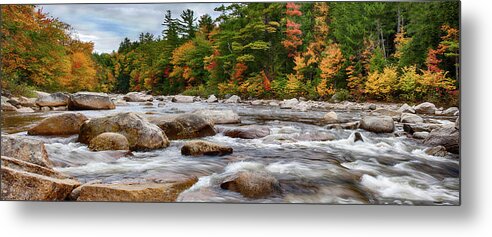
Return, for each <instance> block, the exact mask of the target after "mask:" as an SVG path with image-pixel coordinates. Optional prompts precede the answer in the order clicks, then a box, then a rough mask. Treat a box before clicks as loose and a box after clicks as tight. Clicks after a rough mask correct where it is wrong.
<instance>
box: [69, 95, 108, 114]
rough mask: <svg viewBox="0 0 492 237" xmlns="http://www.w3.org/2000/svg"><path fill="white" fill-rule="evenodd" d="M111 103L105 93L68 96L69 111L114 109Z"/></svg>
mask: <svg viewBox="0 0 492 237" xmlns="http://www.w3.org/2000/svg"><path fill="white" fill-rule="evenodd" d="M115 107H116V106H115V105H114V103H113V101H111V99H110V98H109V96H108V95H107V94H105V93H93V92H77V93H75V94H72V95H70V100H69V103H68V109H69V110H104V109H115Z"/></svg>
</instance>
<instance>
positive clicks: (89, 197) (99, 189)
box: [77, 177, 198, 202]
mask: <svg viewBox="0 0 492 237" xmlns="http://www.w3.org/2000/svg"><path fill="white" fill-rule="evenodd" d="M197 181H198V179H197V178H196V177H192V178H188V179H184V180H177V181H174V182H166V183H139V184H88V185H84V186H82V187H81V189H80V194H79V196H78V198H77V201H103V202H175V201H176V198H177V197H178V195H179V194H180V193H181V192H183V191H184V190H186V189H188V188H190V187H191V186H192V185H193V184H195V183H196V182H197Z"/></svg>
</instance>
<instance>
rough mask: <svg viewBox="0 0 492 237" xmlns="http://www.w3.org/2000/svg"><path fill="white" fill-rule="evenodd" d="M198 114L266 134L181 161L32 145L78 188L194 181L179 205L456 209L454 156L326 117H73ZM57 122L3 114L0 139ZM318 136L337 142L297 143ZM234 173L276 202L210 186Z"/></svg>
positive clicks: (246, 110)
mask: <svg viewBox="0 0 492 237" xmlns="http://www.w3.org/2000/svg"><path fill="white" fill-rule="evenodd" d="M197 109H213V110H223V109H232V110H234V111H235V112H237V113H238V114H239V115H240V116H241V120H242V125H244V124H260V125H266V126H268V127H269V128H270V129H271V134H270V135H269V136H267V137H264V138H261V139H240V138H230V137H226V136H224V135H222V134H220V133H218V134H217V135H215V136H211V137H205V138H203V139H204V140H208V141H211V142H215V143H219V144H223V145H228V146H231V147H232V148H233V149H234V153H233V154H231V155H226V156H220V157H185V156H182V155H181V153H180V148H181V146H182V145H183V143H184V142H185V140H174V141H171V145H170V146H169V147H168V148H165V149H159V150H154V151H149V152H133V156H125V157H121V155H118V154H117V152H114V151H113V152H91V151H90V150H88V148H87V146H86V145H84V144H81V143H78V142H76V139H77V136H70V137H41V136H33V137H34V138H36V139H41V140H43V141H44V142H45V143H46V149H47V151H48V154H49V157H50V159H51V160H52V161H53V162H54V163H55V164H56V167H55V169H56V170H57V171H60V172H63V173H65V174H68V175H70V176H74V177H76V178H77V179H79V180H80V181H81V182H89V181H92V180H101V181H102V182H103V183H128V182H159V181H162V180H166V179H175V178H179V177H190V176H196V177H198V178H199V181H198V182H197V183H196V184H195V185H193V186H192V187H191V188H189V189H188V190H186V191H184V192H183V193H181V194H180V195H179V197H178V200H177V201H179V202H261V203H289V202H292V203H329V204H403V205H457V204H459V196H460V193H459V190H460V179H459V176H460V162H459V155H456V154H451V153H448V155H447V156H446V157H435V156H430V155H427V154H426V153H425V152H424V149H425V148H426V147H425V146H424V145H422V143H421V142H419V141H418V140H415V139H412V138H407V137H396V136H394V135H393V134H391V133H390V134H375V133H371V132H367V131H364V130H361V129H358V130H348V129H327V128H326V126H325V125H322V124H319V123H318V121H320V119H321V118H322V117H323V115H324V114H325V113H326V112H328V111H329V110H323V109H316V110H310V111H308V112H300V111H294V110H290V109H280V108H279V107H278V106H267V105H255V106H253V105H250V104H246V103H241V104H223V103H211V104H209V103H205V102H194V103H171V102H167V103H166V105H165V106H163V107H159V106H158V102H157V101H155V102H154V103H153V105H152V106H149V105H143V104H140V103H129V105H127V106H117V107H116V109H115V110H100V111H80V112H81V113H83V114H85V115H86V116H87V117H89V118H94V117H100V116H106V115H110V114H116V113H119V112H129V111H132V112H137V113H142V114H146V115H147V116H158V115H159V114H175V113H184V112H192V111H194V110H197ZM336 112H337V114H338V116H339V118H341V119H342V120H346V121H356V120H359V119H360V117H361V116H362V115H363V114H364V113H365V111H362V110H350V109H346V110H343V109H341V110H336ZM56 113H64V112H62V111H58V112H56V111H50V112H36V113H31V114H20V113H9V112H5V113H3V116H2V132H3V133H16V134H18V135H26V136H27V133H26V130H27V129H28V128H29V127H30V126H32V125H33V124H35V123H36V122H37V121H39V120H40V119H42V118H44V117H47V116H50V115H53V114H56ZM424 119H429V120H433V121H438V122H442V123H447V122H450V121H453V119H455V118H450V117H439V116H437V117H436V116H433V117H426V116H424ZM220 126H239V124H236V125H220ZM397 130H402V127H401V126H397ZM326 132H329V133H331V134H333V135H334V136H335V137H336V139H335V140H332V141H306V140H305V139H300V137H303V136H305V135H306V134H316V133H326ZM355 132H360V134H361V135H362V138H363V141H357V142H356V141H354V140H355V139H354V137H355V135H354V133H355ZM241 170H256V171H258V170H261V171H265V172H268V173H270V174H272V175H273V176H275V177H276V178H277V180H278V181H279V183H280V185H281V188H282V193H280V194H277V195H274V196H271V197H269V198H266V199H249V198H245V197H243V196H242V195H241V194H239V193H236V192H232V191H228V190H224V189H221V188H220V185H219V184H218V182H220V180H222V178H223V177H224V176H227V175H228V174H231V173H235V172H238V171H241Z"/></svg>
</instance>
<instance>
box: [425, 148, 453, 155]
mask: <svg viewBox="0 0 492 237" xmlns="http://www.w3.org/2000/svg"><path fill="white" fill-rule="evenodd" d="M424 152H425V154H427V155H431V156H441V157H444V156H446V155H447V154H448V152H447V151H446V147H444V146H435V147H429V148H426V149H425V150H424Z"/></svg>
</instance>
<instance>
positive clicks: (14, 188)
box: [1, 156, 80, 201]
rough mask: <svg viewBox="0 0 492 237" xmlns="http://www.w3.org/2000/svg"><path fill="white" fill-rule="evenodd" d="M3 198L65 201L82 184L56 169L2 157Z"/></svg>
mask: <svg viewBox="0 0 492 237" xmlns="http://www.w3.org/2000/svg"><path fill="white" fill-rule="evenodd" d="M1 170H2V180H1V192H2V199H3V200H30V201H63V200H65V199H66V197H67V196H68V195H69V194H70V193H71V192H72V190H73V189H75V188H76V187H77V186H79V185H80V183H79V182H77V181H76V180H73V179H68V178H66V177H65V176H63V175H61V174H59V173H57V172H56V171H54V170H52V169H49V168H46V167H42V166H39V165H36V164H32V163H29V162H25V161H22V160H19V159H15V158H10V157H4V156H2V157H1Z"/></svg>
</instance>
